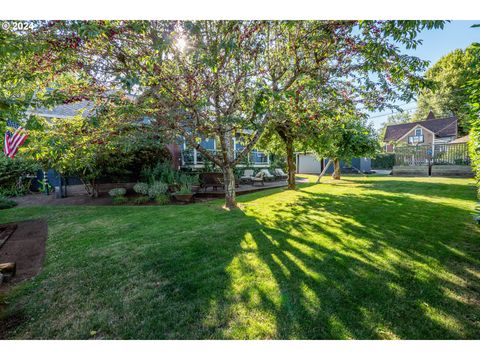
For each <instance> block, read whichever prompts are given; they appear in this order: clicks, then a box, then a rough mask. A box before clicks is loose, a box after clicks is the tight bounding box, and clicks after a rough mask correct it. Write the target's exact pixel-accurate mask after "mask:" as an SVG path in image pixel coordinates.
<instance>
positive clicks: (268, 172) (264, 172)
mask: <svg viewBox="0 0 480 360" xmlns="http://www.w3.org/2000/svg"><path fill="white" fill-rule="evenodd" d="M259 173H263V175H264V177H265V179H267V180H273V179H275V176H274V175H272V174H270V171H268V169H262V170H260V171H259Z"/></svg>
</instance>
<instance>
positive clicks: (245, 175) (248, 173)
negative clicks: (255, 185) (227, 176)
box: [240, 169, 254, 183]
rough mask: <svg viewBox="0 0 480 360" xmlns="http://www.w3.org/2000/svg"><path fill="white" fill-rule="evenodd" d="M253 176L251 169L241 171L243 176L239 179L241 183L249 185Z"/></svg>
mask: <svg viewBox="0 0 480 360" xmlns="http://www.w3.org/2000/svg"><path fill="white" fill-rule="evenodd" d="M253 175H254V172H253V170H251V169H246V170H244V171H243V176H241V177H240V181H241V182H244V183H245V182H246V183H249V182H251V178H252V176H253Z"/></svg>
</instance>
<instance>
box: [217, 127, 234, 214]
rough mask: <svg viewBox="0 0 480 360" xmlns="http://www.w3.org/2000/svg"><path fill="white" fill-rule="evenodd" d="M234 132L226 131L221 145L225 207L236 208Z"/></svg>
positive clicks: (221, 139)
mask: <svg viewBox="0 0 480 360" xmlns="http://www.w3.org/2000/svg"><path fill="white" fill-rule="evenodd" d="M233 136H234V134H233V133H231V132H229V131H226V132H225V133H224V134H223V136H222V137H221V138H220V147H221V150H222V160H223V164H224V165H223V166H222V172H223V186H224V188H225V208H227V209H234V208H236V207H237V200H236V196H235V174H234V172H233V169H234V167H235V165H234V161H235V153H234V148H233Z"/></svg>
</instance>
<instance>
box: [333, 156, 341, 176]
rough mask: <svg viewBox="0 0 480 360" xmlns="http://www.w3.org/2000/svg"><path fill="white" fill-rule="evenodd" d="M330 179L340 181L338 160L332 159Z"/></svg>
mask: <svg viewBox="0 0 480 360" xmlns="http://www.w3.org/2000/svg"><path fill="white" fill-rule="evenodd" d="M332 178H333V179H334V180H340V160H339V159H337V158H334V159H333V173H332Z"/></svg>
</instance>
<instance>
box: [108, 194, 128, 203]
mask: <svg viewBox="0 0 480 360" xmlns="http://www.w3.org/2000/svg"><path fill="white" fill-rule="evenodd" d="M127 201H128V200H127V198H126V197H125V196H114V197H113V199H112V202H113V203H114V204H116V205H120V204H125V203H127Z"/></svg>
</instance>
